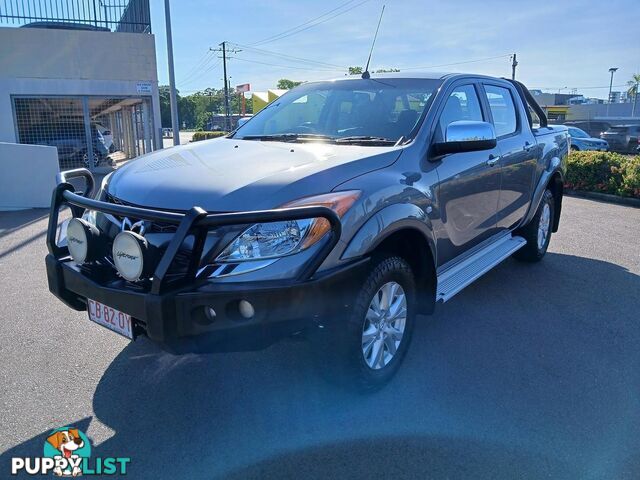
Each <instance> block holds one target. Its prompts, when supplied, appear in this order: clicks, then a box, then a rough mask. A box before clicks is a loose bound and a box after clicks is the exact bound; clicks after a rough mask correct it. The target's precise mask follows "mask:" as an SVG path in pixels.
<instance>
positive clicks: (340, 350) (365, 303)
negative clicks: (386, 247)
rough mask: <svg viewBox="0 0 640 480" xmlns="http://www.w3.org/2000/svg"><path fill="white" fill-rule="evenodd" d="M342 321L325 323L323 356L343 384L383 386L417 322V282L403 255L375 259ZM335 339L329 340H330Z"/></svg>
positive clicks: (361, 388)
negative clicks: (351, 306) (344, 321)
mask: <svg viewBox="0 0 640 480" xmlns="http://www.w3.org/2000/svg"><path fill="white" fill-rule="evenodd" d="M373 262H374V263H373V264H372V267H371V269H370V271H369V274H368V275H367V278H366V280H365V281H364V284H363V285H362V287H361V288H360V290H359V291H358V293H357V295H356V300H355V302H354V306H353V309H352V311H351V313H350V315H349V317H348V318H347V319H346V324H344V323H342V322H338V324H336V325H334V326H332V327H331V328H328V329H326V330H327V331H326V332H324V334H325V335H324V340H323V342H322V343H323V347H324V348H322V357H321V358H320V360H321V361H322V362H327V361H328V364H331V363H334V365H331V367H330V368H331V370H332V372H331V374H332V376H333V377H334V378H336V376H335V374H339V378H338V379H339V380H340V381H341V382H342V383H345V384H346V386H348V387H350V388H354V389H356V390H359V391H371V390H375V389H378V388H380V387H382V386H383V385H384V384H385V383H386V382H388V381H389V380H390V379H391V377H393V375H394V374H395V373H396V371H397V370H398V368H399V367H400V364H401V363H402V360H403V359H404V356H405V354H406V352H407V349H408V347H409V343H410V341H411V336H412V334H413V328H414V324H415V304H416V298H415V296H416V287H415V280H414V277H413V272H412V271H411V267H410V266H409V264H408V263H407V262H406V260H404V259H403V258H401V257H397V256H389V257H384V258H381V259H376V260H373ZM332 342H333V344H332Z"/></svg>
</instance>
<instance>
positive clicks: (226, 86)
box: [222, 42, 231, 132]
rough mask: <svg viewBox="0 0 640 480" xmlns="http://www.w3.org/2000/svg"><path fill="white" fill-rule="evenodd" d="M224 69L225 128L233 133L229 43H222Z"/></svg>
mask: <svg viewBox="0 0 640 480" xmlns="http://www.w3.org/2000/svg"><path fill="white" fill-rule="evenodd" d="M222 68H223V70H224V126H225V130H226V131H227V132H230V131H231V126H230V125H229V81H228V80H227V42H222Z"/></svg>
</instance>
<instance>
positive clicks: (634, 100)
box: [631, 82, 640, 117]
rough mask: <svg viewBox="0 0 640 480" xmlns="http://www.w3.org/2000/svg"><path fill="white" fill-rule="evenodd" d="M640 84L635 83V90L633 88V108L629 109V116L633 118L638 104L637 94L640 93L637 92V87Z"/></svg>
mask: <svg viewBox="0 0 640 480" xmlns="http://www.w3.org/2000/svg"><path fill="white" fill-rule="evenodd" d="M639 84H640V82H636V88H635V91H634V92H635V93H634V95H633V107H632V108H631V116H632V117H635V116H636V105H637V104H638V93H640V92H639V91H638V85H639Z"/></svg>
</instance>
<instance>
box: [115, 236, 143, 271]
mask: <svg viewBox="0 0 640 480" xmlns="http://www.w3.org/2000/svg"><path fill="white" fill-rule="evenodd" d="M147 248H148V245H147V240H146V239H145V238H144V237H143V236H142V235H138V234H137V233H135V232H129V231H126V232H120V233H119V234H118V235H117V236H116V238H115V239H114V240H113V263H114V264H115V266H116V269H118V273H120V275H122V277H123V278H124V279H126V280H129V281H130V282H136V281H138V280H140V277H141V276H142V272H143V271H144V254H145V252H146V251H147Z"/></svg>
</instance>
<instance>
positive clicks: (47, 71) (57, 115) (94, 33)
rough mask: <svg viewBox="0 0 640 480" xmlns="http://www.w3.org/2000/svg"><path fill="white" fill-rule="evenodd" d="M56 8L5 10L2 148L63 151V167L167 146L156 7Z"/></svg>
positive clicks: (0, 15) (35, 5) (39, 4)
mask: <svg viewBox="0 0 640 480" xmlns="http://www.w3.org/2000/svg"><path fill="white" fill-rule="evenodd" d="M63 3H64V2H63ZM47 4H48V5H47ZM54 4H55V5H56V6H57V5H61V4H59V3H58V2H52V1H50V0H35V1H34V0H31V1H29V0H27V1H24V2H20V4H18V5H17V6H16V10H17V11H14V12H7V11H6V9H0V142H8V143H19V144H25V143H26V144H39V145H51V146H55V147H56V148H57V150H58V158H59V162H60V168H61V169H66V168H74V167H79V166H87V167H89V168H90V169H92V170H98V169H102V170H104V169H105V168H108V167H109V165H110V164H113V163H114V162H116V161H122V160H123V159H127V158H132V157H135V156H138V155H140V154H142V153H145V152H148V151H151V150H153V149H156V148H161V147H162V136H161V134H160V127H161V124H160V102H159V96H158V77H157V68H156V52H155V42H154V37H153V35H152V34H151V33H150V31H151V25H150V21H149V3H148V0H132V1H129V2H126V1H121V2H118V3H117V4H116V3H113V4H111V2H108V1H101V2H94V1H93V0H88V1H87V0H70V1H69V2H66V5H67V10H65V9H64V6H62V5H61V6H62V8H63V9H62V11H58V12H57V14H56V15H55V21H52V20H51V19H49V18H48V15H47V14H50V15H49V16H51V15H53V12H54V9H53V7H54ZM43 5H44V8H43ZM96 5H97V6H96ZM47 6H48V7H50V8H47ZM21 9H24V12H22V11H21ZM80 12H82V17H80V16H79V15H80ZM9 13H12V15H9ZM6 25H8V26H6ZM89 146H92V148H90V147H89Z"/></svg>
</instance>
